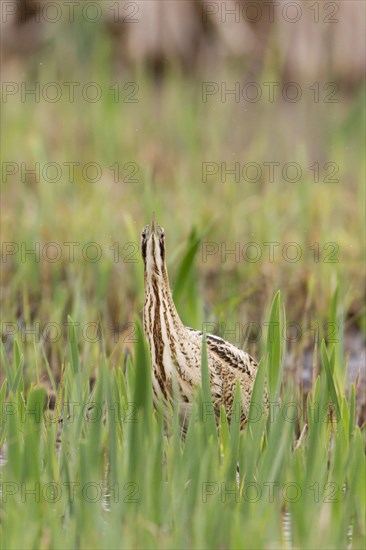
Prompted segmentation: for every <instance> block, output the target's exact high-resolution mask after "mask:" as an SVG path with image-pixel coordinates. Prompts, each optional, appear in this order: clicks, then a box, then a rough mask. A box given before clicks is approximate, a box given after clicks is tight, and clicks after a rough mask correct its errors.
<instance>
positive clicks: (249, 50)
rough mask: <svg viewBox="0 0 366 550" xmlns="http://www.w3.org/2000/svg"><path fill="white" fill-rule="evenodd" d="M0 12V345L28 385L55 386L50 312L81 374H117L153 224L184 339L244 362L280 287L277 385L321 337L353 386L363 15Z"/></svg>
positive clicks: (60, 357) (56, 340)
mask: <svg viewBox="0 0 366 550" xmlns="http://www.w3.org/2000/svg"><path fill="white" fill-rule="evenodd" d="M1 9H2V17H1V35H2V63H3V71H2V111H3V116H2V136H3V140H2V159H3V164H2V186H3V192H2V242H3V244H2V319H3V323H2V337H3V341H4V343H5V349H6V350H7V352H8V353H9V356H11V355H12V349H13V341H14V338H18V339H19V340H20V341H22V343H23V346H24V349H25V350H26V367H25V368H26V376H28V380H29V381H32V380H33V379H34V370H33V369H34V366H35V365H38V366H39V367H40V368H42V369H43V368H45V367H44V366H45V364H46V363H47V362H48V364H49V365H50V367H51V369H52V370H53V372H54V374H55V375H56V376H59V374H60V372H61V369H62V365H63V363H64V361H65V356H66V352H65V342H66V337H67V326H66V323H67V316H68V315H71V317H72V319H73V321H74V322H77V323H79V326H78V329H79V332H80V336H81V337H80V344H79V345H80V353H81V356H82V357H83V360H84V362H85V363H86V364H88V365H89V367H90V368H93V369H95V371H97V369H98V364H99V361H100V353H101V350H104V349H105V350H106V351H107V353H108V354H109V355H112V359H111V361H112V364H115V365H117V364H120V363H121V361H124V360H125V357H126V354H128V352H129V351H128V350H129V349H130V348H131V346H133V342H134V332H135V328H134V322H135V318H136V315H137V316H141V309H142V304H143V266H142V262H141V260H140V253H139V246H140V232H141V229H142V227H143V226H145V225H146V224H147V223H148V222H149V220H150V217H151V213H152V211H153V210H154V211H155V212H156V215H157V218H158V221H159V223H160V224H161V225H162V226H163V227H164V228H165V232H166V238H167V247H168V255H167V258H168V269H169V273H170V279H171V283H172V286H173V287H174V294H175V299H176V301H177V305H178V310H179V311H180V313H181V315H182V318H183V320H184V321H185V322H186V323H187V324H190V325H191V326H194V327H197V328H199V327H200V326H201V325H202V323H203V322H209V323H211V326H212V330H211V331H214V332H216V333H218V334H221V335H222V336H223V337H225V338H227V339H229V340H231V341H233V342H234V343H236V345H238V346H245V347H246V348H247V349H248V350H249V351H250V352H251V353H252V354H253V355H254V356H256V357H260V355H261V354H262V353H263V352H264V350H265V338H264V336H265V333H266V326H265V323H266V321H267V319H268V311H269V307H270V304H271V301H272V298H273V296H274V293H275V292H276V291H277V290H278V289H280V290H281V295H282V301H283V304H284V306H285V310H286V320H285V321H286V323H287V324H288V332H286V335H285V337H284V345H286V349H287V353H286V357H287V359H286V366H287V368H288V371H289V376H294V377H295V379H296V380H298V381H299V382H300V383H301V384H304V387H306V385H307V384H308V382H309V380H310V379H311V376H312V369H313V367H314V370H316V369H317V368H318V361H317V346H318V344H317V342H319V338H321V337H325V338H326V339H327V340H328V341H329V342H330V343H332V342H333V341H334V342H336V343H337V350H338V351H337V353H339V358H338V359H339V362H338V364H339V368H340V369H341V370H342V372H344V376H347V374H346V373H347V366H348V367H349V368H348V377H349V378H351V379H352V381H355V380H356V379H357V377H358V376H359V370H360V369H361V371H362V372H363V374H361V379H362V376H364V369H362V366H363V364H364V356H365V339H364V336H365V322H364V313H365V311H364V298H365V288H364V229H365V227H364V199H365V196H364V174H365V164H364V147H365V140H364V98H365V93H364V92H365V89H364V85H365V80H364V67H365V3H364V2H360V1H357V0H356V1H353V0H348V1H336V2H323V1H321V2H317V1H315V2H310V1H307V0H298V1H296V2H287V1H284V0H278V1H270V0H269V1H259V0H257V1H235V2H234V1H228V0H227V1H224V2H218V1H210V2H201V1H188V0H179V1H164V0H157V1H155V0H144V1H141V2H138V1H127V2H125V1H122V0H120V1H109V0H108V1H107V0H103V1H94V2H88V1H86V0H85V1H82V2H77V1H69V2H66V1H63V0H60V1H58V2H51V1H48V0H39V1H33V0H24V1H20V0H3V1H2V2H1ZM34 340H36V342H39V345H38V346H36V347H34ZM314 350H315V351H314ZM361 379H360V378H358V387H359V388H360V387H361V383H362V382H361Z"/></svg>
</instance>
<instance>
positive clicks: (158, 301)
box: [141, 215, 258, 424]
mask: <svg viewBox="0 0 366 550" xmlns="http://www.w3.org/2000/svg"><path fill="white" fill-rule="evenodd" d="M141 237H142V240H141V251H142V258H143V261H144V283H145V299H144V310H143V322H144V331H145V335H146V338H147V340H148V342H149V346H150V351H151V360H152V369H153V377H152V378H153V389H154V395H155V397H163V398H165V399H167V400H169V399H170V398H171V396H172V393H173V379H176V380H177V383H178V387H179V392H180V396H181V400H182V402H183V403H185V404H186V407H189V403H190V402H191V401H192V396H193V391H194V387H195V386H197V385H199V384H200V379H201V346H202V332H201V331H198V330H194V329H192V328H189V327H185V326H184V325H183V323H182V321H181V320H180V317H179V315H178V313H177V310H176V308H175V305H174V303H173V299H172V294H171V290H170V285H169V279H168V272H167V268H166V261H165V237H164V230H163V229H162V228H161V227H160V226H159V225H158V224H157V223H156V222H155V217H154V215H153V218H152V221H151V223H150V225H147V226H146V227H145V229H144V230H143V232H142V236H141ZM206 342H207V358H208V368H209V375H210V384H211V393H212V400H213V404H214V408H215V412H216V414H217V415H219V411H220V406H221V405H223V406H224V407H225V410H226V412H227V414H228V417H230V416H231V408H232V405H233V399H234V392H235V387H236V381H237V380H239V383H240V387H241V396H242V409H243V413H242V418H241V422H242V424H244V423H245V420H246V416H247V412H248V408H249V403H250V398H251V394H252V389H253V384H254V379H255V375H256V372H257V366H258V365H257V363H256V361H255V360H254V359H253V358H252V357H250V355H248V354H247V353H246V352H245V351H242V350H240V349H238V348H237V347H236V346H234V345H233V344H230V343H229V342H226V341H225V340H223V339H222V338H219V337H217V336H214V335H212V334H207V336H206ZM175 374H176V376H175Z"/></svg>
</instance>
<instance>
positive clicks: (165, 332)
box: [143, 262, 184, 385]
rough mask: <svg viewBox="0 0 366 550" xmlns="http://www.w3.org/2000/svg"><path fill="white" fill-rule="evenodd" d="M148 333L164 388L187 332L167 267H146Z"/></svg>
mask: <svg viewBox="0 0 366 550" xmlns="http://www.w3.org/2000/svg"><path fill="white" fill-rule="evenodd" d="M144 282H145V299H144V311H143V319H144V331H145V334H146V337H147V339H148V341H149V345H150V350H151V358H152V362H153V367H154V369H155V370H156V371H157V375H158V377H159V378H161V380H159V382H160V385H164V383H165V381H166V379H167V378H170V377H171V372H169V371H170V370H171V369H172V368H173V366H172V365H173V363H174V360H173V358H174V356H175V354H176V346H177V343H178V342H179V340H180V338H181V335H182V332H183V330H184V327H183V324H182V321H181V320H180V318H179V315H178V313H177V310H176V308H175V305H174V302H173V298H172V294H171V290H170V285H169V279H168V272H167V269H166V266H165V262H164V265H163V266H162V267H161V268H160V269H157V268H156V266H155V265H145V271H144Z"/></svg>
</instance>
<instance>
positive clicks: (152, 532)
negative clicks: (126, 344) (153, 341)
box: [0, 294, 366, 549]
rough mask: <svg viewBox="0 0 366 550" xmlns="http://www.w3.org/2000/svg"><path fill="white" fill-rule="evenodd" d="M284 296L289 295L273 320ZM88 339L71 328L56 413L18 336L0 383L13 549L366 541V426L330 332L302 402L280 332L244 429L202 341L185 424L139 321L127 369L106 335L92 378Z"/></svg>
mask: <svg viewBox="0 0 366 550" xmlns="http://www.w3.org/2000/svg"><path fill="white" fill-rule="evenodd" d="M280 307H281V305H280V298H279V294H277V295H276V296H275V298H274V301H273V305H272V311H271V315H270V319H271V321H273V322H275V323H277V322H280V317H279V310H280ZM82 345H85V343H82V342H81V341H80V339H79V338H78V336H77V334H76V333H75V331H74V330H70V331H69V350H70V353H69V355H68V357H67V359H66V361H65V366H64V370H63V373H62V383H61V384H60V385H59V386H58V388H57V394H56V406H55V410H54V413H53V414H52V413H51V412H50V411H49V410H48V409H47V407H46V408H45V403H46V392H45V390H44V388H43V387H37V385H34V384H31V385H29V386H26V385H25V383H24V377H23V368H22V362H23V358H22V349H21V345H18V344H15V352H14V355H13V362H12V364H8V365H7V380H6V382H4V384H3V387H2V389H1V391H0V398H1V410H2V424H1V428H2V440H3V441H4V443H5V446H4V449H5V448H6V455H7V456H6V462H5V464H4V465H3V466H2V468H1V475H2V495H1V498H2V517H1V523H2V546H3V548H14V549H15V548H35V547H36V548H61V547H62V548H187V547H189V548H280V547H293V548H334V549H336V548H361V547H363V545H364V543H365V538H364V537H365V522H364V518H365V512H366V510H365V505H366V504H365V490H364V487H365V460H364V449H363V447H364V445H363V436H362V433H361V430H360V428H359V427H358V426H357V425H356V418H355V394H354V391H351V392H350V394H349V395H348V396H347V395H346V394H345V393H344V392H343V391H341V390H340V387H341V386H340V384H339V383H338V380H337V375H336V372H335V357H336V354H335V352H334V350H332V349H329V348H328V349H327V347H326V346H325V344H324V343H323V344H322V347H321V362H322V367H321V371H320V374H319V376H318V377H317V378H316V382H315V385H314V386H313V387H312V389H311V391H310V392H309V394H308V397H307V404H306V408H305V410H302V408H301V406H302V400H301V396H300V393H299V391H298V390H297V389H296V388H295V387H294V386H293V384H291V381H290V380H287V379H284V378H283V377H282V372H281V341H280V339H279V337H278V334H277V333H276V332H275V333H274V335H273V333H272V334H270V333H268V338H267V353H266V354H265V356H264V357H263V360H262V361H261V363H260V366H259V371H258V372H259V374H258V376H257V379H256V384H255V388H254V395H253V401H252V405H251V408H250V411H249V420H248V424H247V426H246V428H245V429H244V430H243V431H240V414H238V411H239V409H240V397H239V393H237V395H236V397H235V403H234V409H233V415H232V419H231V422H230V423H229V422H228V420H227V417H226V413H225V411H224V410H223V409H222V411H221V418H220V423H219V424H220V425H219V428H218V429H216V424H215V420H214V416H213V415H212V414H211V413H212V410H211V407H210V406H211V395H210V389H209V382H208V374H207V356H206V351H205V350H206V348H205V345H204V346H203V354H202V388H201V389H199V388H197V392H196V397H195V401H194V403H193V405H192V411H191V415H190V418H189V423H188V426H187V429H186V436H185V437H182V432H181V430H180V427H179V414H178V409H177V407H178V404H177V403H176V402H173V403H172V406H170V407H168V409H167V410H166V409H165V407H164V406H163V404H160V406H158V407H157V408H154V407H153V403H152V391H151V367H150V358H149V353H148V349H147V347H146V342H145V340H144V337H143V334H142V330H141V327H140V325H139V328H138V331H137V342H136V344H135V347H134V351H133V357H132V359H130V360H128V362H127V366H126V369H125V370H124V369H123V366H122V365H119V366H117V367H116V368H111V366H110V358H109V357H108V356H106V355H105V354H104V353H103V350H102V346H100V350H99V356H98V362H99V370H98V376H97V380H96V383H95V385H94V387H93V389H90V386H89V369H88V366H87V365H86V364H84V363H83V361H82V360H81V358H80V354H79V347H80V346H82ZM265 387H268V390H269V391H268V394H269V401H270V405H269V407H266V406H264V405H263V400H262V396H263V392H264V390H265ZM273 396H274V397H273ZM277 396H278V398H279V399H277ZM330 403H331V406H330V405H329V404H330ZM167 411H168V412H167ZM169 411H170V412H169ZM60 417H62V420H63V422H62V424H60V423H59V422H58V420H59V418H60ZM300 434H301V436H300ZM60 439H61V443H60V442H59V440H60ZM286 513H287V514H289V516H286ZM285 517H289V518H290V528H289V527H285Z"/></svg>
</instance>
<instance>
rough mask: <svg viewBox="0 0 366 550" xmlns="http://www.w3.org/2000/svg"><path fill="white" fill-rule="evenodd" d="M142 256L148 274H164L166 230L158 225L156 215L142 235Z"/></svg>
mask: <svg viewBox="0 0 366 550" xmlns="http://www.w3.org/2000/svg"><path fill="white" fill-rule="evenodd" d="M141 254H142V259H143V260H144V267H145V271H146V273H149V274H152V273H155V274H156V275H163V274H164V271H165V235H164V229H163V228H162V227H160V225H158V224H157V223H156V220H155V214H154V213H153V215H152V218H151V222H150V224H149V225H147V226H146V227H145V228H144V229H143V230H142V233H141Z"/></svg>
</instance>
